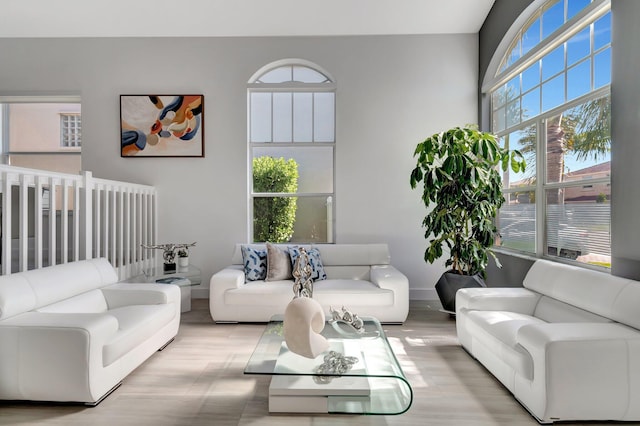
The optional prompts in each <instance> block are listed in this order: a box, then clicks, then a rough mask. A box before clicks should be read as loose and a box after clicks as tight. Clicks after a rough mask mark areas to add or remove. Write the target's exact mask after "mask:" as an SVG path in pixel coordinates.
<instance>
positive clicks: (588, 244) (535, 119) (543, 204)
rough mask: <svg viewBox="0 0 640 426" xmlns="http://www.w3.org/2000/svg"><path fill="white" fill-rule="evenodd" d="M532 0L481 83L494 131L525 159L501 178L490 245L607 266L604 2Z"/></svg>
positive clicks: (607, 30)
mask: <svg viewBox="0 0 640 426" xmlns="http://www.w3.org/2000/svg"><path fill="white" fill-rule="evenodd" d="M536 4H540V6H539V7H538V8H537V9H536V10H535V11H533V13H532V14H531V16H530V17H529V19H528V20H527V21H526V24H525V25H524V26H523V27H522V28H521V29H519V31H518V32H517V34H516V36H515V37H514V39H513V40H512V41H511V44H510V45H509V46H508V48H507V49H506V53H505V54H504V56H503V57H502V60H501V62H500V64H499V66H498V68H497V70H498V71H497V73H496V75H495V76H494V77H493V78H492V79H491V81H489V82H488V83H485V87H484V89H487V91H488V93H489V95H490V100H491V126H492V131H493V132H494V133H496V134H497V135H498V137H499V138H500V141H501V143H502V145H503V146H505V147H507V148H509V149H518V150H520V151H521V152H522V153H523V154H524V155H525V158H526V160H527V169H526V170H525V171H523V172H520V173H518V174H514V173H513V172H506V173H505V174H504V176H503V183H504V190H503V193H504V196H505V199H506V200H507V201H506V202H505V204H504V205H503V207H502V208H501V210H500V212H499V215H498V223H497V225H498V229H499V233H500V236H499V238H498V239H497V240H496V245H498V246H501V247H502V248H504V249H506V250H512V251H519V252H523V253H530V254H533V255H536V256H538V257H542V256H545V257H552V258H562V259H565V260H569V261H576V262H582V263H588V264H592V265H597V266H603V267H610V262H611V260H610V259H611V243H610V224H611V223H610V222H611V220H610V217H611V212H610V201H611V178H610V175H611V161H610V160H611V157H610V151H611V146H612V141H611V131H610V123H611V101H610V84H611V12H610V1H608V0H594V1H591V0H551V1H546V2H537V3H536ZM529 10H530V9H529Z"/></svg>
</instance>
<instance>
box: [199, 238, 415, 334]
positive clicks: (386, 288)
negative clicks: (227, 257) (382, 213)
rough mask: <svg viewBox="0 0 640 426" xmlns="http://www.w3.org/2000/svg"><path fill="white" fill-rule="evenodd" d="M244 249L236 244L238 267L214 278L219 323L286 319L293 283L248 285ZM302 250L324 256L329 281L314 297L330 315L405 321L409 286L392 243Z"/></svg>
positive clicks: (212, 301) (318, 284) (319, 284)
mask: <svg viewBox="0 0 640 426" xmlns="http://www.w3.org/2000/svg"><path fill="white" fill-rule="evenodd" d="M291 245H295V244H291ZM241 246H242V245H241V244H237V245H236V247H235V250H234V253H233V257H232V259H231V263H232V264H231V265H230V266H228V267H226V268H225V269H223V270H221V271H220V272H218V273H216V274H214V275H213V276H212V277H211V282H210V287H209V307H210V311H211V316H212V317H213V319H214V321H216V322H266V321H269V319H270V318H271V317H272V316H273V315H275V314H284V310H285V308H286V306H287V304H288V303H289V302H290V301H291V299H292V298H293V280H282V281H269V282H265V281H262V280H260V281H249V282H245V274H244V271H243V259H242V252H241ZM250 246H251V247H255V248H264V247H265V246H264V245H263V244H251V245H250ZM278 246H279V247H282V248H286V247H287V245H286V244H283V245H278ZM301 246H302V247H306V248H309V247H315V248H317V249H318V250H319V251H320V256H321V260H322V263H323V265H324V270H325V272H326V274H327V279H326V280H320V281H315V282H314V288H313V298H314V299H315V300H317V301H318V302H319V303H320V304H321V305H322V306H323V308H324V310H325V314H327V315H328V314H329V308H330V307H331V306H332V307H333V308H334V309H338V310H340V309H341V308H342V306H345V307H347V308H348V309H349V310H350V311H352V312H355V313H356V314H358V315H359V316H361V317H363V316H371V317H375V318H377V319H378V320H379V321H380V322H385V323H402V322H404V321H405V319H406V318H407V314H408V312H409V283H408V280H407V277H406V276H405V275H404V274H402V273H401V272H400V271H398V270H397V269H396V268H394V267H393V266H392V265H391V260H390V256H389V248H388V246H387V245H386V244H314V245H313V246H309V245H301Z"/></svg>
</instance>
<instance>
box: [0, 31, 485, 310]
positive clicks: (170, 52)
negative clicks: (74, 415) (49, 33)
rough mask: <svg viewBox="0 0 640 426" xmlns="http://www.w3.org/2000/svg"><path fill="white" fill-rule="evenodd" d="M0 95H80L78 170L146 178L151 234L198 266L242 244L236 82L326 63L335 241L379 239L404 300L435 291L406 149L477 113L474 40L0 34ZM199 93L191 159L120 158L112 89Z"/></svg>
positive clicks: (242, 92)
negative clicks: (156, 229)
mask: <svg viewBox="0 0 640 426" xmlns="http://www.w3.org/2000/svg"><path fill="white" fill-rule="evenodd" d="M0 57H1V58H2V67H0V95H11V94H49V93H50V94H78V93H79V94H80V95H81V96H82V116H83V117H82V121H83V148H82V149H83V155H82V158H83V168H84V169H86V170H91V171H93V173H94V175H95V176H98V177H104V178H110V179H120V180H126V181H133V182H139V183H144V184H151V185H155V186H156V187H157V188H158V190H159V193H160V224H161V230H160V242H169V241H172V242H191V241H197V242H198V244H197V247H195V248H194V249H192V250H191V256H192V259H191V260H192V262H193V264H195V265H199V266H201V267H202V269H203V278H204V280H205V281H206V282H208V279H209V277H210V276H211V274H212V273H214V272H216V271H218V270H219V269H221V268H223V267H224V266H225V265H227V264H228V263H229V260H230V257H231V252H232V247H233V244H235V243H236V242H246V241H247V238H248V236H247V235H248V233H247V224H246V216H247V195H246V193H247V171H246V166H247V149H246V145H247V144H246V83H247V80H248V79H249V77H250V76H251V75H252V74H253V73H254V72H255V71H257V70H258V69H259V68H260V67H262V66H263V65H265V64H267V63H270V62H272V61H275V60H278V59H283V58H302V59H307V60H310V61H312V62H315V63H317V64H319V65H320V66H322V67H323V68H324V69H326V70H327V71H329V72H330V73H331V74H332V75H333V76H334V77H335V79H336V82H337V97H336V103H337V104H336V113H337V121H336V131H337V139H336V140H337V142H336V156H337V160H336V234H337V236H336V242H338V243H348V242H388V243H389V245H390V249H391V256H392V262H393V263H394V264H395V265H396V266H397V267H398V268H399V269H400V270H401V271H402V272H404V273H405V274H406V275H407V276H408V277H409V280H410V286H411V289H412V293H411V297H412V298H413V299H418V298H420V299H425V298H426V299H434V300H435V299H437V297H436V295H435V291H433V285H434V284H435V282H436V280H437V278H438V277H439V275H440V273H441V272H442V270H443V268H442V265H434V266H432V265H426V264H425V262H424V261H423V253H424V249H425V246H426V242H425V240H424V237H423V230H422V228H421V222H422V218H423V216H424V213H425V211H424V207H423V206H422V204H421V202H420V192H419V190H415V191H413V190H411V189H410V186H409V175H410V172H411V169H412V168H413V165H414V160H413V157H412V154H413V150H414V148H415V146H416V144H417V143H418V142H420V141H421V140H423V139H424V138H425V137H426V136H428V135H430V134H432V133H434V132H437V131H440V130H443V129H445V128H448V127H451V126H454V125H463V124H466V123H473V122H475V121H476V117H477V81H478V36H477V35H431V36H362V37H297V38H296V37H274V38H138V39H131V38H110V39H92V38H89V39H0ZM197 93H202V94H204V96H205V110H204V111H205V134H204V136H205V158H185V159H180V158H133V159H132V158H120V151H119V142H120V139H119V131H120V129H119V95H120V94H197Z"/></svg>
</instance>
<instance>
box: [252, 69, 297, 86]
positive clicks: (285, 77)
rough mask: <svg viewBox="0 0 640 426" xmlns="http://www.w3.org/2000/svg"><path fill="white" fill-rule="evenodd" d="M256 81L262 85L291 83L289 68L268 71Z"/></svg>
mask: <svg viewBox="0 0 640 426" xmlns="http://www.w3.org/2000/svg"><path fill="white" fill-rule="evenodd" d="M258 81H260V82H262V83H284V82H286V81H291V66H289V65H287V66H284V67H279V68H276V69H273V70H271V71H268V72H267V73H265V74H263V75H262V76H260V78H259V79H258Z"/></svg>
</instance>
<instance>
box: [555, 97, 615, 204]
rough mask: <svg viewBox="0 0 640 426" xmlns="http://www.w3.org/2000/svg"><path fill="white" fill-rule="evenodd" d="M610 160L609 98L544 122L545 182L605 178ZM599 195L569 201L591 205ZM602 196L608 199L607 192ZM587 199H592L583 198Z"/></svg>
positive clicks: (609, 168)
mask: <svg viewBox="0 0 640 426" xmlns="http://www.w3.org/2000/svg"><path fill="white" fill-rule="evenodd" d="M558 123H560V124H558ZM610 160H611V104H610V97H609V96H607V97H604V98H599V99H595V100H593V101H589V102H586V103H584V104H582V105H580V106H577V107H575V108H571V109H569V110H566V111H564V112H563V113H562V114H560V115H558V116H556V117H552V118H550V119H549V120H547V182H550V183H555V182H575V181H583V180H589V179H598V178H606V177H608V176H609V175H610V172H611V162H610ZM596 186H597V185H596ZM596 189H598V188H594V190H596ZM598 190H602V188H599V189H598ZM598 195H599V194H598V193H589V194H587V193H584V194H582V195H581V197H583V198H577V199H573V200H572V201H576V202H577V201H591V202H592V201H594V200H595V198H596V197H597V196H598ZM605 195H607V196H609V192H608V190H607V191H606V192H605ZM586 196H589V197H591V199H587V198H584V197H586Z"/></svg>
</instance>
